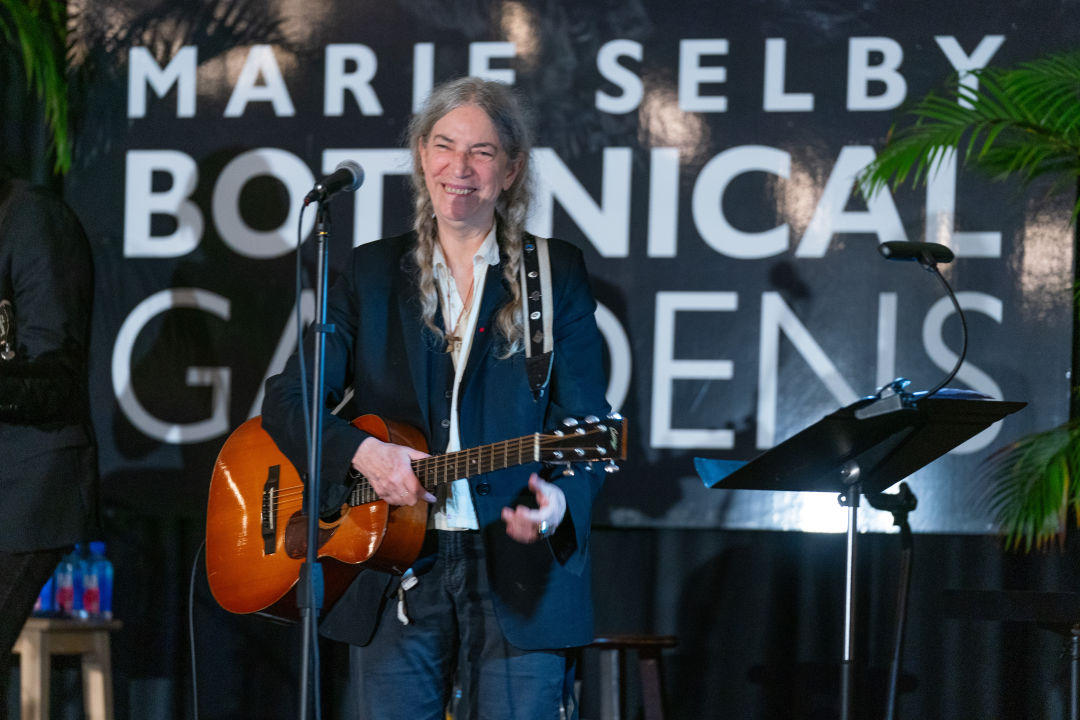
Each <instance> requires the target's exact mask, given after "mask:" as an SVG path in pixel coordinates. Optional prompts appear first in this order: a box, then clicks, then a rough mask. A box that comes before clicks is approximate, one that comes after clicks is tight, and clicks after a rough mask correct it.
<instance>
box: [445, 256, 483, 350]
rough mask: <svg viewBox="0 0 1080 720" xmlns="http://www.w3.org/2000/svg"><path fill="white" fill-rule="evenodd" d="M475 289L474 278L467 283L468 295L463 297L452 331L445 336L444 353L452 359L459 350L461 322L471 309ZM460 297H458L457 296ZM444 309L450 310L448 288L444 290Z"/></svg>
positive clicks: (451, 279) (451, 280)
mask: <svg viewBox="0 0 1080 720" xmlns="http://www.w3.org/2000/svg"><path fill="white" fill-rule="evenodd" d="M450 282H453V275H451V276H450ZM475 289H476V279H475V278H474V279H473V281H472V282H471V283H469V293H468V295H466V296H465V302H464V304H462V306H461V311H460V312H459V313H458V316H457V322H455V323H454V331H453V332H452V333H450V334H449V335H447V336H446V352H448V353H452V354H453V355H454V357H455V358H456V357H457V354H458V350H460V349H461V340H462V338H461V321H462V320H464V319H465V317H466V316H467V315H468V314H469V309H470V308H471V307H472V301H473V290H475ZM459 297H460V296H459ZM446 307H447V309H449V308H450V288H449V287H448V288H447V290H446Z"/></svg>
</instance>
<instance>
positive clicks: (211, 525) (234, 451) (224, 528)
mask: <svg viewBox="0 0 1080 720" xmlns="http://www.w3.org/2000/svg"><path fill="white" fill-rule="evenodd" d="M353 425H355V426H356V427H358V428H360V429H361V430H364V431H366V432H368V433H370V434H371V435H373V436H375V437H376V438H378V439H379V440H382V441H384V442H392V443H396V444H398V445H407V446H409V447H412V448H414V449H417V450H423V451H426V450H427V447H426V443H425V441H424V437H423V435H422V434H421V433H420V432H419V431H417V430H416V429H414V428H412V427H409V426H407V425H403V424H400V423H394V422H391V421H387V420H384V419H382V418H380V417H378V416H376V415H364V416H361V417H359V418H357V419H356V420H354V421H353ZM322 482H338V478H323V479H322ZM303 489H304V484H303V482H302V481H301V480H300V476H299V474H298V473H297V471H296V468H294V467H293V465H292V463H290V462H289V460H288V458H286V457H285V455H284V454H282V452H281V451H280V450H279V449H278V447H277V445H276V444H275V443H274V441H273V440H272V439H271V438H270V436H269V435H268V434H267V433H266V431H265V430H263V428H262V419H261V418H259V417H255V418H252V419H250V420H248V421H247V422H245V423H244V424H242V425H241V426H240V427H238V428H237V429H236V430H235V431H234V432H233V433H232V434H231V435H230V436H229V439H228V440H227V441H226V442H225V445H224V447H222V449H221V452H220V453H219V454H218V457H217V461H216V462H215V463H214V471H213V475H212V477H211V479H210V493H209V498H208V500H207V510H206V575H207V580H208V581H209V583H210V590H211V592H212V593H213V595H214V599H215V600H217V602H218V604H220V605H221V606H222V607H223V608H225V609H226V610H228V611H230V612H234V613H253V612H260V613H265V614H268V615H272V616H275V617H278V618H281V619H296V618H297V617H298V616H299V613H298V611H297V606H296V584H297V581H298V578H299V573H300V566H301V565H302V564H303V562H304V559H305V556H306V547H307V518H306V517H305V516H304V515H303V513H302V512H301V510H302V501H303ZM426 528H427V503H424V502H423V501H420V502H418V503H417V504H416V505H414V506H411V507H410V506H389V505H387V503H385V502H384V501H382V500H376V501H374V502H369V503H364V504H361V505H355V506H350V505H348V504H346V505H343V506H342V509H341V514H340V515H339V517H338V518H336V519H334V520H332V521H323V520H320V521H319V549H318V557H319V558H320V562H321V564H322V566H323V577H324V601H323V607H324V608H329V607H331V606H332V605H333V603H334V602H335V601H336V600H337V599H338V598H339V597H340V596H341V594H342V593H343V592H344V591H345V589H346V588H347V587H348V586H349V584H350V583H351V582H352V581H353V579H355V577H356V575H357V574H358V573H359V572H360V571H361V570H362V569H363V568H364V567H370V568H375V569H378V570H384V571H390V572H398V573H401V572H404V571H405V570H406V569H408V567H409V566H410V565H411V564H412V562H413V561H414V560H415V559H416V556H417V555H419V553H420V547H421V545H422V544H423V541H424V532H425V530H426Z"/></svg>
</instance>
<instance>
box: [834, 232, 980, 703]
mask: <svg viewBox="0 0 1080 720" xmlns="http://www.w3.org/2000/svg"><path fill="white" fill-rule="evenodd" d="M905 245H908V244H907V243H882V244H881V245H879V246H878V250H879V251H880V252H881V254H882V255H883V256H884V257H886V258H887V259H890V260H916V261H917V262H918V263H919V265H921V266H922V267H923V269H925V270H926V271H927V272H930V273H933V274H934V275H936V276H937V278H938V280H940V281H941V284H942V285H944V286H945V291H946V293H948V296H949V299H950V300H952V304H953V307H954V308H956V314H957V315H959V316H960V327H961V330H962V338H963V340H962V347H961V351H960V354H959V356H958V357H957V360H956V364H955V365H953V368H952V370H951V371H950V372H949V374H948V375H947V376H946V377H945V379H944V380H942V381H941V382H939V383H938V384H937V385H936V386H935V387H934V389H933V390H930V391H929V392H927V393H925V395H923V397H930V396H932V395H934V394H935V393H937V392H938V391H939V390H941V389H942V388H943V387H945V385H946V384H948V383H949V382H950V381H951V380H952V379H953V378H954V377H955V376H956V373H957V372H958V371H959V370H960V366H961V365H962V364H963V362H964V358H965V357H966V356H967V346H968V330H967V320H965V319H964V311H963V309H962V308H961V307H960V302H959V301H958V300H957V299H956V293H954V292H953V289H952V287H950V286H949V283H948V281H947V280H946V279H945V276H943V275H942V274H941V271H939V270H938V268H937V264H938V262H950V261H951V260H952V259H953V253H952V251H951V250H949V249H948V248H946V247H945V246H943V245H937V244H936V243H920V244H919V245H921V246H922V247H920V248H919V249H918V251H917V252H916V253H913V254H897V253H895V252H894V251H896V250H904V249H905V248H904V246H905ZM909 382H910V381H908V380H907V379H905V378H897V379H895V380H893V381H892V382H891V383H889V384H888V385H885V386H884V387H882V388H880V389H879V390H878V391H877V393H876V395H875V396H872V397H873V398H874V399H873V400H871V401H870V402H869V403H867V404H866V405H864V406H862V407H860V408H859V409H857V410H856V411H855V413H854V415H855V418H856V419H857V420H866V419H868V418H873V417H876V416H878V415H886V414H889V413H893V412H899V411H902V410H906V409H908V408H912V407H914V400H915V397H914V395H912V394H910V393H907V392H905V391H904V388H905V387H907V385H908V384H909ZM840 474H841V480H842V481H843V483H844V485H846V486H847V487H846V489H845V490H844V492H842V493H841V494H840V497H839V502H840V505H841V506H843V507H846V508H847V511H848V527H847V558H846V564H845V577H844V581H845V582H844V647H843V662H842V663H841V676H840V718H841V720H853V718H854V714H853V713H854V711H855V685H856V672H855V671H856V660H855V648H856V643H855V615H856V613H855V599H856V589H857V585H856V581H855V575H856V568H857V564H856V537H857V536H858V524H857V516H858V508H859V496H860V494H862V478H861V477H860V468H859V465H858V463H856V462H855V461H854V460H852V461H850V462H848V463H845V465H844V466H843V468H842V469H841V472H840ZM867 500H868V502H869V503H870V505H871V506H872V507H876V508H878V509H881V510H888V511H890V512H892V513H893V520H894V523H895V524H896V525H898V526H899V527H900V538H901V544H902V546H903V554H902V558H901V577H900V588H899V591H898V602H897V618H896V631H895V638H894V646H893V658H892V668H891V672H890V678H889V691H888V699H887V708H886V717H887V720H893V718H894V717H895V713H896V694H897V690H898V686H899V678H900V671H901V668H900V665H901V660H902V653H903V643H904V631H905V625H906V616H907V593H908V588H909V586H910V574H911V560H912V555H913V543H912V536H911V528H910V526H909V525H908V524H907V515H908V513H909V512H910V511H912V510H914V509H915V503H916V500H915V496H914V494H913V493H911V491H910V489H908V487H907V486H906V485H904V484H903V483H901V486H900V493H899V495H898V496H889V495H884V494H881V493H879V494H878V495H876V496H874V497H873V498H871V496H869V495H868V496H867Z"/></svg>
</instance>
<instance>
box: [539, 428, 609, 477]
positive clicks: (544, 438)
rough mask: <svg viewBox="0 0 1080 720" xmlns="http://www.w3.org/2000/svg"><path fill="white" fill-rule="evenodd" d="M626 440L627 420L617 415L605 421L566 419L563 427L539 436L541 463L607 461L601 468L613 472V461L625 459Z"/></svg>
mask: <svg viewBox="0 0 1080 720" xmlns="http://www.w3.org/2000/svg"><path fill="white" fill-rule="evenodd" d="M625 439H626V418H624V417H623V416H622V415H619V414H618V413H612V414H611V415H608V416H607V417H606V418H598V417H595V416H592V415H590V416H589V417H586V418H584V419H582V420H578V419H577V418H567V419H566V420H563V423H562V427H560V428H559V429H557V430H552V431H551V432H547V433H543V434H542V435H541V436H540V460H541V462H546V463H556V464H563V463H565V464H570V463H577V462H585V463H588V462H600V461H605V460H606V461H607V465H605V466H604V469H605V470H606V471H607V472H616V471H617V470H618V469H619V466H618V465H616V464H615V461H616V460H625V459H626V443H625ZM567 474H572V473H569V472H568V473H567Z"/></svg>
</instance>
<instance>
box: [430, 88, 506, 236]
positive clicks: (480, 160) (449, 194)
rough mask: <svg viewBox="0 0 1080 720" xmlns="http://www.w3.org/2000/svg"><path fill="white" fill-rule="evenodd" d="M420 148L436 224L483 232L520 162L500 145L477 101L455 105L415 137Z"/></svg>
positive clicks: (488, 226) (492, 126)
mask: <svg viewBox="0 0 1080 720" xmlns="http://www.w3.org/2000/svg"><path fill="white" fill-rule="evenodd" d="M419 153H420V165H421V167H422V168H423V171H424V183H425V185H426V186H427V191H428V194H429V195H430V196H431V203H432V205H433V206H434V209H435V217H436V218H438V221H439V227H440V228H443V229H451V228H452V229H454V230H457V231H460V232H464V233H486V232H487V231H488V230H489V229H490V228H491V223H492V221H493V220H494V217H495V204H496V203H497V202H498V200H499V196H500V195H501V194H502V193H503V191H504V190H507V189H508V188H509V187H510V186H511V185H512V184H513V182H514V179H515V178H516V177H517V173H518V170H519V168H520V165H521V164H520V162H518V161H517V160H516V159H515V160H512V159H511V158H510V157H509V156H508V155H507V153H506V151H505V150H504V149H503V147H502V144H501V143H500V142H499V135H498V133H497V132H496V131H495V126H494V124H492V122H491V118H489V117H488V115H487V113H486V112H484V111H483V110H481V109H480V108H479V107H477V106H476V105H461V106H459V107H457V108H454V109H453V110H451V111H450V112H448V113H446V114H445V115H443V116H442V117H441V118H439V120H438V121H437V122H436V123H435V125H434V126H432V128H431V133H430V134H429V135H428V137H427V138H426V140H425V139H421V140H420V146H419Z"/></svg>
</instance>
